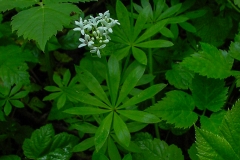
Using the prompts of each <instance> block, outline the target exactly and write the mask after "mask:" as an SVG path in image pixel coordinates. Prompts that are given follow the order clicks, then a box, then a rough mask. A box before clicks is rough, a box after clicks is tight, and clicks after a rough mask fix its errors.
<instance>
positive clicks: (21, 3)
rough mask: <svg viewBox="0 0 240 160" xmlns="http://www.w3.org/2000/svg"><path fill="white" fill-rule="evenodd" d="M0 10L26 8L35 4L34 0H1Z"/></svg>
mask: <svg viewBox="0 0 240 160" xmlns="http://www.w3.org/2000/svg"><path fill="white" fill-rule="evenodd" d="M0 3H1V5H0V12H5V11H7V10H11V9H14V8H27V7H30V6H32V5H34V4H36V0H1V1H0Z"/></svg>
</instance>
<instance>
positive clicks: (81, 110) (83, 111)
mask: <svg viewBox="0 0 240 160" xmlns="http://www.w3.org/2000/svg"><path fill="white" fill-rule="evenodd" d="M64 112H65V113H69V114H74V115H92V114H103V113H107V112H110V110H106V109H100V108H94V107H73V108H69V109H66V110H65V111H64Z"/></svg>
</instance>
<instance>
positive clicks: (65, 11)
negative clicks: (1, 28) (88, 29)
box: [11, 3, 80, 51]
mask: <svg viewBox="0 0 240 160" xmlns="http://www.w3.org/2000/svg"><path fill="white" fill-rule="evenodd" d="M59 8H61V9H59ZM71 12H77V13H78V12H80V10H79V8H78V7H77V6H75V5H73V4H68V3H60V4H56V3H55V4H48V5H44V6H39V7H33V8H30V9H27V10H24V11H21V12H19V13H18V14H17V15H15V16H13V18H12V19H13V20H12V22H11V25H12V29H13V31H15V30H17V34H18V36H23V38H25V39H33V40H35V41H37V43H38V44H39V46H40V49H41V50H42V51H44V49H45V45H46V43H47V41H48V40H49V39H50V37H52V36H53V35H56V34H57V31H60V30H62V28H63V26H64V25H69V24H70V22H71V16H70V13H71Z"/></svg>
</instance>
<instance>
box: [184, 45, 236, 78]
mask: <svg viewBox="0 0 240 160" xmlns="http://www.w3.org/2000/svg"><path fill="white" fill-rule="evenodd" d="M201 47H202V51H199V52H197V53H194V54H193V55H192V56H191V57H187V58H185V59H184V60H183V62H182V63H181V64H182V65H183V66H185V67H187V68H188V69H189V70H192V71H194V72H196V73H199V74H200V75H202V76H207V77H208V78H220V79H223V78H227V77H229V76H230V75H231V68H232V65H233V59H232V58H231V57H230V55H229V54H228V53H227V52H226V51H222V50H218V49H217V48H216V47H214V46H211V45H209V44H206V43H201Z"/></svg>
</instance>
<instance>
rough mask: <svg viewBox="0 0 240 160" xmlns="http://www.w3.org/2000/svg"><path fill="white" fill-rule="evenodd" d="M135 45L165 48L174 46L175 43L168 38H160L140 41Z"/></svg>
mask: <svg viewBox="0 0 240 160" xmlns="http://www.w3.org/2000/svg"><path fill="white" fill-rule="evenodd" d="M135 46H137V47H142V48H165V47H171V46H173V43H172V42H170V41H167V40H162V39H160V40H151V41H146V42H142V43H138V44H136V45H135Z"/></svg>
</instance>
